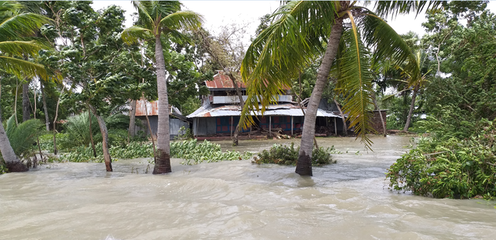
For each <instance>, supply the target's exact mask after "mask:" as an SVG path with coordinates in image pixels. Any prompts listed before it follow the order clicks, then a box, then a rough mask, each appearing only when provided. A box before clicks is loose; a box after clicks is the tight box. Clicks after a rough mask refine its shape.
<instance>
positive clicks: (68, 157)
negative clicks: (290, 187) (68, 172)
mask: <svg viewBox="0 0 496 240" xmlns="http://www.w3.org/2000/svg"><path fill="white" fill-rule="evenodd" d="M95 147H96V153H97V156H96V157H95V156H94V155H93V150H92V148H91V147H90V146H79V147H76V148H74V149H72V150H71V151H70V152H68V153H63V154H61V155H60V156H59V157H57V158H54V157H52V158H51V160H52V161H54V160H55V161H67V162H103V161H104V156H103V151H102V144H101V143H98V144H96V146H95ZM109 151H110V154H111V155H112V156H113V157H114V158H115V159H131V158H153V146H152V143H151V142H130V143H129V144H127V145H125V146H120V145H117V146H113V147H111V148H110V149H109ZM251 156H252V154H251V153H249V152H245V153H240V152H238V151H222V149H221V147H220V145H219V144H215V143H212V142H209V141H206V140H205V141H203V142H200V143H198V142H197V140H196V139H193V140H184V141H174V142H171V157H173V158H182V159H184V161H183V162H182V164H186V165H193V164H199V163H202V162H219V161H232V160H242V159H248V158H250V157H251Z"/></svg>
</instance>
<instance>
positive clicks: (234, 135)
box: [227, 72, 245, 146]
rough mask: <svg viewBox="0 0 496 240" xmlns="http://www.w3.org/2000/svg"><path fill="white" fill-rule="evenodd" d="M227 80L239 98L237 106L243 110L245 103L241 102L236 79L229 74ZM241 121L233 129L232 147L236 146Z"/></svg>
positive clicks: (241, 97) (241, 96)
mask: <svg viewBox="0 0 496 240" xmlns="http://www.w3.org/2000/svg"><path fill="white" fill-rule="evenodd" d="M227 75H228V76H229V78H230V79H231V81H232V83H233V86H234V89H236V93H237V94H238V97H239V106H240V107H241V110H243V107H244V106H245V101H244V100H243V95H242V94H241V90H239V88H238V82H237V81H236V78H235V77H234V76H233V74H232V73H231V72H229V73H228V74H227ZM240 122H241V121H238V124H237V125H236V129H234V133H233V146H238V136H239V131H240V130H241V126H240V125H239V124H240Z"/></svg>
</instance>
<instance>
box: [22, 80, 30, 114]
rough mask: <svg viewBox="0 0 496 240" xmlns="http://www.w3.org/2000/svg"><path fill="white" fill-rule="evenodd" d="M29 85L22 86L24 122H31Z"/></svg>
mask: <svg viewBox="0 0 496 240" xmlns="http://www.w3.org/2000/svg"><path fill="white" fill-rule="evenodd" d="M29 114H30V112H29V83H23V84H22V121H23V122H25V121H27V120H29Z"/></svg>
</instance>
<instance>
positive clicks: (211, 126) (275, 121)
mask: <svg viewBox="0 0 496 240" xmlns="http://www.w3.org/2000/svg"><path fill="white" fill-rule="evenodd" d="M205 84H206V86H207V88H208V89H209V91H210V94H209V95H208V96H204V97H203V100H202V101H203V102H202V106H201V107H200V108H198V109H197V110H196V111H195V112H193V113H191V114H190V115H188V116H187V118H188V119H189V120H192V130H193V131H192V132H193V135H194V136H197V137H202V136H231V135H232V134H233V133H234V130H235V128H236V126H237V125H238V122H239V119H240V116H241V110H242V109H241V107H240V105H239V97H238V95H237V94H236V89H235V87H234V85H233V82H232V81H231V79H229V77H228V76H227V75H225V74H223V72H222V71H219V72H218V73H217V74H216V75H215V76H214V77H213V80H212V81H206V82H205ZM237 87H238V88H239V89H240V90H241V92H242V94H243V99H244V100H246V99H247V95H246V86H245V85H244V84H243V83H238V86H237ZM276 99H277V104H274V105H270V106H268V107H267V108H266V110H265V112H264V114H263V116H262V114H261V112H260V111H258V112H257V113H254V115H256V116H257V117H255V118H254V119H255V123H256V125H255V126H253V128H252V129H245V130H242V132H241V134H242V133H246V132H251V131H252V130H254V129H258V130H265V131H268V132H271V131H274V130H277V131H280V132H283V133H285V134H290V135H296V134H299V133H301V131H302V129H303V118H304V114H303V111H302V109H301V108H300V107H299V105H298V103H297V102H294V101H293V96H292V95H291V94H290V89H289V88H288V89H286V90H285V91H284V94H283V95H279V96H277V98H276ZM304 109H305V107H304ZM317 123H318V127H317V129H316V130H317V131H319V130H321V129H322V128H325V129H326V132H327V133H330V132H332V133H335V134H336V133H337V132H338V131H340V130H342V129H343V124H342V120H341V116H340V115H339V113H338V112H336V111H333V109H323V108H322V109H321V108H319V110H318V113H317Z"/></svg>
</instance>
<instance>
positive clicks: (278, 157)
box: [252, 143, 337, 166]
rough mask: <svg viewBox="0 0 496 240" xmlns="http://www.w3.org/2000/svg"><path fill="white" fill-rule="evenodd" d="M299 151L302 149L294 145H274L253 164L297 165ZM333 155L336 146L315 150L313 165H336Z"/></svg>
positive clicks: (264, 151) (259, 155)
mask: <svg viewBox="0 0 496 240" xmlns="http://www.w3.org/2000/svg"><path fill="white" fill-rule="evenodd" d="M299 151H300V147H297V148H295V147H294V143H291V145H290V146H289V147H288V146H286V145H279V144H274V145H273V146H272V147H271V148H270V149H269V150H263V151H262V152H261V153H259V154H258V157H254V160H253V161H252V162H253V163H256V164H263V163H275V164H281V165H296V162H297V161H298V153H299ZM332 153H337V152H336V150H335V149H334V146H332V147H330V148H325V149H324V148H323V147H320V148H319V149H314V150H313V151H312V165H314V166H322V165H325V164H331V163H336V161H333V160H332V157H331V154H332Z"/></svg>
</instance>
